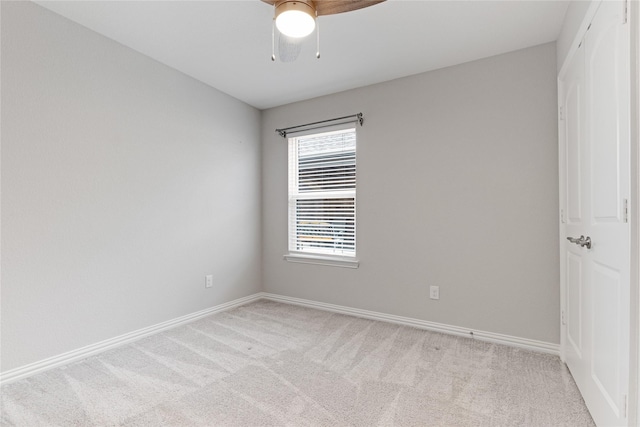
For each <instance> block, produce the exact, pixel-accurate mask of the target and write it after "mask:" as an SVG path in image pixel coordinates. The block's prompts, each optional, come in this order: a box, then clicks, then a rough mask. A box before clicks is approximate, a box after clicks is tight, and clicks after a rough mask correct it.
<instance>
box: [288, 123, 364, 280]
mask: <svg viewBox="0 0 640 427" xmlns="http://www.w3.org/2000/svg"><path fill="white" fill-rule="evenodd" d="M346 129H354V131H356V139H357V128H356V127H354V126H353V124H352V123H347V124H341V125H338V126H329V127H327V128H326V129H322V130H321V131H318V130H314V131H306V132H303V133H300V134H297V135H296V136H295V137H293V136H292V137H290V138H296V137H300V136H306V135H312V134H315V133H325V132H334V131H341V130H346ZM288 139H289V138H288ZM288 139H287V140H288ZM287 163H288V161H287ZM290 167H291V165H290V164H288V165H287V168H290ZM356 180H357V178H356ZM287 192H288V190H287ZM356 192H357V188H356ZM311 197H312V196H311ZM287 203H288V202H287ZM355 203H356V205H357V197H356V198H355ZM287 210H288V209H287ZM356 212H357V210H356ZM288 215H289V213H288V212H287V216H288ZM356 230H357V222H356ZM288 232H289V226H287V233H288ZM356 235H357V231H356ZM287 240H288V238H287ZM356 256H357V252H356V254H354V255H353V256H342V255H330V254H320V253H315V254H314V253H308V252H296V251H288V253H286V254H285V255H284V256H283V259H284V260H285V261H287V262H292V263H298V264H312V265H322V266H328V267H342V268H352V269H357V268H359V267H360V260H359V259H358V258H356Z"/></svg>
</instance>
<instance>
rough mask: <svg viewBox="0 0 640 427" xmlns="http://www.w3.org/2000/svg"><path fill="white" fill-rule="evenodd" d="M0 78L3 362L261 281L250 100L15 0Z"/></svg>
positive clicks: (37, 356)
mask: <svg viewBox="0 0 640 427" xmlns="http://www.w3.org/2000/svg"><path fill="white" fill-rule="evenodd" d="M1 83H2V117H1V118H2V133H1V137H2V242H1V244H2V255H3V256H2V307H1V309H2V317H1V322H2V353H1V360H2V366H1V370H2V371H7V370H9V369H12V368H15V367H17V366H22V365H25V364H28V363H30V362H34V361H38V360H41V359H44V358H46V357H50V356H54V355H57V354H60V353H63V352H66V351H69V350H74V349H77V348H79V347H82V346H85V345H88V344H92V343H95V342H98V341H101V340H104V339H108V338H112V337H114V336H118V335H120V334H123V333H127V332H130V331H133V330H136V329H139V328H143V327H146V326H149V325H153V324H157V323H159V322H162V321H166V320H169V319H173V318H176V317H178V316H181V315H185V314H188V313H193V312H195V311H198V310H202V309H205V308H208V307H211V306H213V305H215V304H219V303H222V302H226V301H230V300H233V299H236V298H239V297H242V296H246V295H249V294H253V293H255V292H258V291H260V289H261V271H260V261H261V258H260V250H261V249H260V239H261V236H260V208H261V205H260V143H259V140H260V112H259V111H258V110H256V109H254V108H252V107H249V106H248V105H246V104H243V103H242V102H240V101H238V100H236V99H233V98H231V97H229V96H227V95H225V94H222V93H221V92H219V91H217V90H215V89H212V88H211V87H209V86H206V85H204V84H202V83H199V82H197V81H195V80H193V79H191V78H189V77H187V76H185V75H183V74H181V73H179V72H177V71H175V70H172V69H170V68H168V67H165V66H163V65H161V64H159V63H157V62H155V61H153V60H151V59H149V58H147V57H145V56H142V55H140V54H138V53H136V52H134V51H132V50H131V49H128V48H125V47H123V46H121V45H119V44H117V43H115V42H113V41H111V40H108V39H106V38H104V37H102V36H100V35H98V34H96V33H93V32H91V31H89V30H87V29H85V28H84V27H81V26H79V25H77V24H74V23H72V22H70V21H67V20H66V19H64V18H61V17H60V16H58V15H55V14H53V13H51V12H49V11H47V10H45V9H43V8H41V7H39V6H36V5H34V4H32V3H27V2H25V3H22V2H20V3H18V2H16V3H14V2H2V81H1ZM205 274H213V275H214V282H215V284H214V288H213V289H205V288H204V276H205Z"/></svg>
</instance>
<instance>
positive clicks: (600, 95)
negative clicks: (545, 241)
mask: <svg viewBox="0 0 640 427" xmlns="http://www.w3.org/2000/svg"><path fill="white" fill-rule="evenodd" d="M623 6H624V4H623V3H622V2H618V4H614V5H613V7H606V6H602V7H601V8H600V10H599V11H598V16H597V17H596V20H594V22H593V24H592V29H593V31H589V32H588V33H587V38H586V40H585V43H586V51H587V69H586V72H587V75H588V82H589V87H588V93H589V100H588V105H589V110H590V111H589V112H590V117H591V118H592V120H590V122H589V124H590V126H589V136H590V139H591V140H592V141H594V142H595V143H592V145H591V150H592V153H591V155H592V172H591V173H592V177H593V188H592V196H593V198H592V202H593V209H594V212H593V219H594V220H595V221H596V222H610V221H614V222H620V219H621V216H620V211H621V206H620V203H619V200H620V191H621V188H620V183H621V177H620V168H619V166H620V165H619V163H618V161H619V160H620V159H619V152H620V148H621V147H620V143H621V141H620V139H621V138H623V137H624V134H622V135H621V134H620V133H619V131H620V125H621V123H620V119H621V113H622V111H621V110H622V109H623V108H624V107H625V106H624V105H621V102H620V96H621V95H623V94H621V93H620V91H621V90H623V89H624V87H621V81H620V77H621V67H623V66H624V62H625V61H622V60H621V58H620V57H619V55H621V54H623V52H620V49H619V46H620V45H621V44H622V42H623V40H622V38H623V34H622V33H623V31H621V30H622V27H623V25H621V22H622V14H621V12H622V10H623V9H622V8H623ZM594 26H596V27H594Z"/></svg>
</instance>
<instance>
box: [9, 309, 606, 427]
mask: <svg viewBox="0 0 640 427" xmlns="http://www.w3.org/2000/svg"><path fill="white" fill-rule="evenodd" d="M0 392H1V398H2V401H1V402H2V406H1V408H0V409H1V410H2V414H1V416H0V423H1V425H3V426H28V427H36V426H65V427H66V426H116V425H124V426H332V427H337V426H367V427H371V426H474V427H475V426H553V427H557V426H593V425H594V424H593V421H592V420H591V417H590V416H589V413H588V411H587V409H586V407H585V406H584V402H583V401H582V398H581V397H580V394H579V392H578V390H577V388H576V385H575V383H574V382H573V380H572V378H571V376H570V374H569V372H568V370H567V369H566V367H565V365H564V364H563V363H562V362H561V361H560V359H559V358H558V357H555V356H551V355H546V354H539V353H534V352H530V351H525V350H521V349H517V348H511V347H506V346H502V345H497V344H490V343H486V342H481V341H477V340H473V339H470V338H460V337H454V336H449V335H444V334H439V333H434V332H429V331H424V330H420V329H414V328H410V327H405V326H399V325H395V324H389V323H384V322H378V321H373V320H366V319H361V318H356V317H350V316H345V315H341V314H335V313H330V312H325V311H320V310H315V309H310V308H304V307H298V306H293V305H288V304H281V303H276V302H272V301H264V300H261V301H257V302H254V303H251V304H248V305H245V306H242V307H238V308H235V309H232V310H229V311H225V312H222V313H217V314H213V315H211V316H208V317H206V318H202V319H200V320H198V321H195V322H192V323H189V324H187V325H184V326H180V327H177V328H174V329H171V330H169V331H165V332H162V333H159V334H156V335H154V336H151V337H148V338H145V339H142V340H139V341H136V342H135V343H132V344H129V345H125V346H122V347H119V348H117V349H114V350H110V351H107V352H104V353H101V354H99V355H96V356H93V357H89V358H87V359H84V360H82V361H79V362H76V363H73V364H70V365H67V366H64V367H61V368H56V369H53V370H50V371H47V372H44V373H41V374H38V375H35V376H33V377H30V378H27V379H23V380H20V381H17V382H14V383H10V384H7V385H5V386H3V387H2V388H1V390H0Z"/></svg>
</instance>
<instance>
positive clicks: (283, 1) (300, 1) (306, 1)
mask: <svg viewBox="0 0 640 427" xmlns="http://www.w3.org/2000/svg"><path fill="white" fill-rule="evenodd" d="M289 10H296V11H300V12H305V13H307V14H308V15H309V16H312V17H315V16H316V5H315V3H314V2H313V1H312V0H280V1H277V2H276V19H277V18H278V16H279V15H280V14H282V13H284V12H287V11H289Z"/></svg>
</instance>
